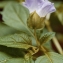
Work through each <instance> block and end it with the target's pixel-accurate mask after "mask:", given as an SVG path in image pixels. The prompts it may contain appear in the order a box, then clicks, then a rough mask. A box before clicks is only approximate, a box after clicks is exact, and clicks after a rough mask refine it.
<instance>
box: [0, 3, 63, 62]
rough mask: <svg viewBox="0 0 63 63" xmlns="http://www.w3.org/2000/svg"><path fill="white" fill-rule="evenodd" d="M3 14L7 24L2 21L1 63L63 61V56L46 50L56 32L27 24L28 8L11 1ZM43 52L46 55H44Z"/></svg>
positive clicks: (0, 32)
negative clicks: (32, 27)
mask: <svg viewBox="0 0 63 63" xmlns="http://www.w3.org/2000/svg"><path fill="white" fill-rule="evenodd" d="M1 14H2V16H3V21H4V23H5V24H6V25H5V24H3V23H0V63H34V61H33V60H35V63H62V62H63V56H61V55H60V54H57V53H54V52H47V50H46V48H47V47H48V46H50V43H49V41H50V40H51V39H52V38H53V36H54V35H55V33H54V32H47V33H45V32H43V31H44V29H31V28H30V27H28V26H27V19H28V18H29V14H30V13H29V10H28V9H27V8H25V7H24V6H22V5H21V4H19V3H17V2H10V3H8V4H7V5H6V6H5V8H4V10H3V12H1ZM37 19H38V18H37ZM43 21H44V20H43ZM30 23H31V21H30ZM39 23H40V24H42V23H41V22H39ZM40 24H39V25H40ZM7 25H8V26H7ZM9 26H10V27H9ZM18 30H19V31H18ZM11 34H12V35H11ZM48 44H49V45H48ZM45 46H46V48H44V47H45ZM49 48H50V47H49ZM42 53H43V54H45V55H44V56H42V55H43V54H42ZM50 60H51V61H50Z"/></svg>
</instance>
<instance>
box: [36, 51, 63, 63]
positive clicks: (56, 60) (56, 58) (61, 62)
mask: <svg viewBox="0 0 63 63" xmlns="http://www.w3.org/2000/svg"><path fill="white" fill-rule="evenodd" d="M48 54H49V56H50V58H51V60H52V63H63V56H62V55H60V54H58V53H54V52H49V53H48ZM35 63H51V62H50V61H49V59H48V58H47V57H46V56H45V55H44V56H40V57H38V58H37V60H36V61H35Z"/></svg>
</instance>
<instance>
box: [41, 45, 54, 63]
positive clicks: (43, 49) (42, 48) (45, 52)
mask: <svg viewBox="0 0 63 63" xmlns="http://www.w3.org/2000/svg"><path fill="white" fill-rule="evenodd" d="M41 50H42V51H43V52H44V54H45V55H46V56H47V58H48V59H49V60H50V62H51V63H53V61H52V59H51V58H50V56H49V54H48V53H47V51H46V50H45V48H44V47H43V46H41Z"/></svg>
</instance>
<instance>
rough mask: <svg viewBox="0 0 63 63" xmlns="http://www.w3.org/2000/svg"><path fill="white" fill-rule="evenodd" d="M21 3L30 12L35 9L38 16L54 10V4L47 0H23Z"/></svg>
mask: <svg viewBox="0 0 63 63" xmlns="http://www.w3.org/2000/svg"><path fill="white" fill-rule="evenodd" d="M22 4H23V5H24V6H25V7H27V8H28V9H29V11H30V13H32V12H34V11H36V13H37V14H38V15H39V16H40V17H45V16H46V15H47V14H49V13H52V12H54V11H55V10H56V9H55V7H54V4H53V3H51V2H50V1H48V0H25V2H23V3H22Z"/></svg>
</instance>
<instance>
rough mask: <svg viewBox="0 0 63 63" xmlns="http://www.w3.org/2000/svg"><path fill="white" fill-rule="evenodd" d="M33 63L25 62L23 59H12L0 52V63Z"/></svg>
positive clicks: (32, 62)
mask: <svg viewBox="0 0 63 63" xmlns="http://www.w3.org/2000/svg"><path fill="white" fill-rule="evenodd" d="M30 62H31V63H34V61H33V60H32V59H31V60H26V59H24V58H12V57H10V56H9V55H7V54H5V53H3V52H0V63H30Z"/></svg>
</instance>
